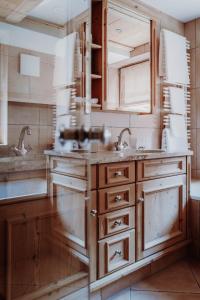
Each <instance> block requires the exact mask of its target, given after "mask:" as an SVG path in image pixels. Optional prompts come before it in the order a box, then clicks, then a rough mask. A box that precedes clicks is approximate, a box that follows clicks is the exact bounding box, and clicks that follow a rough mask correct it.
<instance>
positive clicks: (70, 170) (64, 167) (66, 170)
mask: <svg viewBox="0 0 200 300" xmlns="http://www.w3.org/2000/svg"><path fill="white" fill-rule="evenodd" d="M50 169H51V171H52V172H56V173H60V174H64V175H71V176H77V177H81V178H86V175H87V168H86V161H85V160H81V159H73V158H70V159H67V158H60V157H51V158H50Z"/></svg>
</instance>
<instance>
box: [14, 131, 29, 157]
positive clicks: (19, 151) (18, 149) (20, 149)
mask: <svg viewBox="0 0 200 300" xmlns="http://www.w3.org/2000/svg"><path fill="white" fill-rule="evenodd" d="M25 133H26V134H27V135H31V128H30V127H29V126H24V127H23V128H22V130H21V132H20V136H19V142H18V145H17V146H13V147H12V150H13V151H14V152H15V154H16V155H17V156H24V155H26V154H27V153H28V152H30V151H31V150H32V148H31V146H30V145H28V146H27V147H25V145H24V139H25Z"/></svg>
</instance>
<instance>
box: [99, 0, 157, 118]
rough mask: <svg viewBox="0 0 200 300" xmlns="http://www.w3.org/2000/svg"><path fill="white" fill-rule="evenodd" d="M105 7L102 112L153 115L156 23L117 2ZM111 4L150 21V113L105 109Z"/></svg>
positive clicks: (155, 70) (108, 0) (154, 102)
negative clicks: (109, 10) (108, 22)
mask: <svg viewBox="0 0 200 300" xmlns="http://www.w3.org/2000/svg"><path fill="white" fill-rule="evenodd" d="M105 2H106V3H105V5H104V12H103V17H104V51H103V52H104V83H103V91H104V97H103V98H104V99H103V103H102V110H101V111H103V112H115V113H126V114H127V113H128V114H137V115H151V114H153V112H154V109H155V106H156V79H157V30H156V27H157V26H156V25H157V24H156V21H155V20H153V19H151V18H150V17H148V16H145V15H144V14H142V13H140V12H136V10H134V8H133V9H132V8H130V7H127V6H125V5H124V6H123V7H122V6H120V5H119V4H118V3H115V1H112V0H111V1H110V0H105ZM120 2H121V4H122V5H123V0H121V1H120ZM109 3H111V4H112V6H116V7H117V8H118V9H120V8H121V9H123V10H129V11H132V12H133V13H135V14H137V15H139V16H141V17H142V18H146V19H148V20H149V21H150V38H151V40H150V51H151V55H150V67H151V82H150V85H151V100H150V101H151V109H150V112H139V111H138V112H134V111H124V110H112V109H107V108H106V107H105V103H106V99H107V56H108V55H107V50H108V48H107V30H108V27H107V18H108V9H109Z"/></svg>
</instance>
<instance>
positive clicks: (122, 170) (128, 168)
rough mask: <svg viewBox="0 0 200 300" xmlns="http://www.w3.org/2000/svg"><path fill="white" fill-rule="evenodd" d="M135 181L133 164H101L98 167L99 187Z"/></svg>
mask: <svg viewBox="0 0 200 300" xmlns="http://www.w3.org/2000/svg"><path fill="white" fill-rule="evenodd" d="M133 181H135V162H126V163H112V164H102V165H100V166H99V187H100V188H101V187H107V186H112V185H118V184H125V183H129V182H133Z"/></svg>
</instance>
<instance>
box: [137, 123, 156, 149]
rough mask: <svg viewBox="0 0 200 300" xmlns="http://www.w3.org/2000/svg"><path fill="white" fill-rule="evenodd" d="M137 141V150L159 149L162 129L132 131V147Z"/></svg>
mask: <svg viewBox="0 0 200 300" xmlns="http://www.w3.org/2000/svg"><path fill="white" fill-rule="evenodd" d="M133 139H134V140H133ZM135 140H136V148H139V147H145V148H146V149H158V148H160V129H152V128H135V129H132V136H131V145H132V144H134V143H135Z"/></svg>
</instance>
